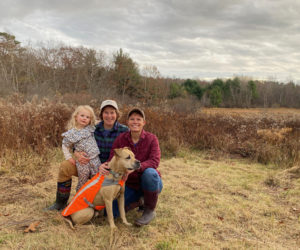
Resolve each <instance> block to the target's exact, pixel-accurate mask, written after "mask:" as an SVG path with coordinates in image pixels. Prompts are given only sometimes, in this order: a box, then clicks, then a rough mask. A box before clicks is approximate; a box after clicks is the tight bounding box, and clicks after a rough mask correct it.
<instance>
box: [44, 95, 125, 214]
mask: <svg viewBox="0 0 300 250" xmlns="http://www.w3.org/2000/svg"><path fill="white" fill-rule="evenodd" d="M119 117H120V112H119V108H118V105H117V103H116V102H115V101H114V100H105V101H103V102H102V103H101V106H100V119H101V122H100V123H99V124H97V125H96V128H95V131H94V137H95V139H96V143H97V146H98V148H99V150H100V154H99V158H100V161H101V163H105V162H106V161H107V160H108V158H109V154H110V150H111V148H112V144H113V142H114V141H115V139H116V138H117V137H118V135H120V134H121V133H123V132H126V131H127V130H128V127H127V126H125V125H122V124H120V123H119V122H118V119H119ZM74 156H75V158H76V159H77V161H78V162H79V163H80V164H82V165H84V164H87V163H88V162H89V161H90V157H89V155H88V154H87V153H86V152H85V150H81V151H80V152H77V151H75V152H74ZM74 163H75V160H74V162H72V160H71V161H70V160H66V161H63V162H62V163H61V164H60V168H59V172H58V178H57V192H56V201H55V203H54V204H52V205H51V206H50V207H48V208H46V209H47V210H62V209H64V208H65V207H66V205H67V202H68V200H69V197H70V192H71V185H72V176H78V172H77V169H76V166H75V164H74ZM105 167H106V164H102V165H101V166H100V172H101V171H103V169H105ZM104 171H105V170H104Z"/></svg>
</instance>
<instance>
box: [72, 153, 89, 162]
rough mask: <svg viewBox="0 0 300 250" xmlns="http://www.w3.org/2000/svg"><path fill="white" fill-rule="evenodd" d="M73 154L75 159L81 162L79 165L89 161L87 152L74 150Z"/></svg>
mask: <svg viewBox="0 0 300 250" xmlns="http://www.w3.org/2000/svg"><path fill="white" fill-rule="evenodd" d="M74 155H75V157H76V159H77V161H78V162H79V163H80V164H81V165H86V164H88V163H89V162H90V159H89V158H88V155H87V153H85V152H76V151H75V152H74Z"/></svg>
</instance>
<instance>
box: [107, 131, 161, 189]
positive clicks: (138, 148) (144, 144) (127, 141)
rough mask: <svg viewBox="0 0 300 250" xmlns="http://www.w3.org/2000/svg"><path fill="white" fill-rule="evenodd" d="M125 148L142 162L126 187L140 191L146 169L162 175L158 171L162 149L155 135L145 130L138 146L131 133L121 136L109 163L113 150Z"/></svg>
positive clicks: (115, 143)
mask: <svg viewBox="0 0 300 250" xmlns="http://www.w3.org/2000/svg"><path fill="white" fill-rule="evenodd" d="M123 147H129V148H130V149H131V150H132V152H133V153H134V155H135V158H136V159H137V160H139V161H140V162H141V168H140V169H138V170H136V171H134V172H133V173H131V174H130V175H129V176H128V179H127V181H126V186H128V187H130V188H134V189H139V187H140V176H141V175H142V173H143V172H144V171H145V169H146V168H154V169H156V171H157V172H158V174H159V175H160V173H159V171H158V170H157V168H158V165H159V162H160V148H159V143H158V139H157V137H156V136H155V135H154V134H151V133H149V132H146V131H145V130H143V131H142V133H141V137H140V140H139V141H138V143H137V144H136V145H134V143H133V141H132V139H131V135H130V131H128V132H124V133H122V134H120V135H119V136H118V137H117V138H116V140H115V141H114V143H113V146H112V150H111V151H110V156H109V160H108V161H110V160H111V158H112V157H113V155H114V151H113V149H115V148H123ZM160 176H161V175H160Z"/></svg>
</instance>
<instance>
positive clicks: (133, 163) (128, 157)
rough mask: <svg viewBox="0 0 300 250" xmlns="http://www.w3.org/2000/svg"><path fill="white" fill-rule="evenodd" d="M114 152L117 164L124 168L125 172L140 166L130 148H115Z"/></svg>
mask: <svg viewBox="0 0 300 250" xmlns="http://www.w3.org/2000/svg"><path fill="white" fill-rule="evenodd" d="M114 152H115V157H116V161H117V162H118V165H119V166H122V167H123V168H125V169H126V171H127V172H132V171H134V170H137V169H139V168H140V167H141V162H140V161H139V160H136V159H135V156H134V153H133V152H132V151H131V150H130V148H128V147H125V148H116V149H114Z"/></svg>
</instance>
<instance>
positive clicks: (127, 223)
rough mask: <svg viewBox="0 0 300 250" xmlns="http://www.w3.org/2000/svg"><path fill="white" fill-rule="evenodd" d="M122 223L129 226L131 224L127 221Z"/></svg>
mask: <svg viewBox="0 0 300 250" xmlns="http://www.w3.org/2000/svg"><path fill="white" fill-rule="evenodd" d="M124 224H125V225H126V226H129V227H131V226H132V224H131V223H129V222H124Z"/></svg>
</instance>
